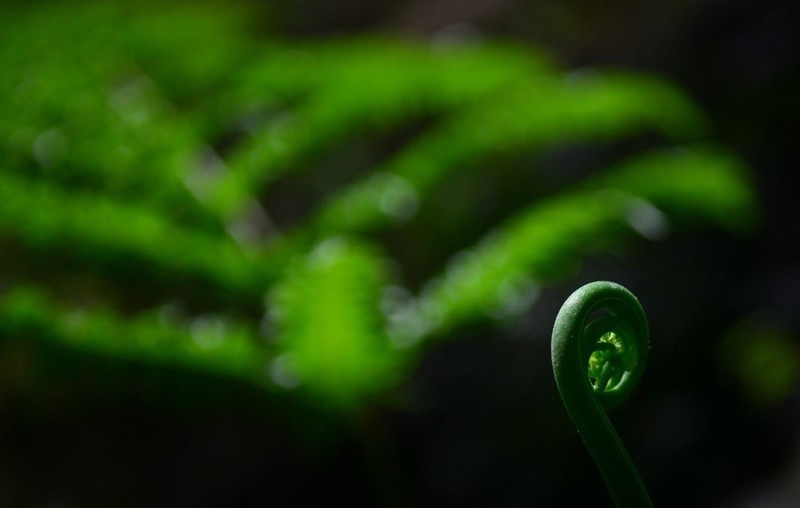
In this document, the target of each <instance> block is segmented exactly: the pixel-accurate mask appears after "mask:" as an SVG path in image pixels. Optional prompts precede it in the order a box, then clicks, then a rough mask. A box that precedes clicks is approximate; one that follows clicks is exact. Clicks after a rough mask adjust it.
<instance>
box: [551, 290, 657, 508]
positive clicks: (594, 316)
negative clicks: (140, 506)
mask: <svg viewBox="0 0 800 508" xmlns="http://www.w3.org/2000/svg"><path fill="white" fill-rule="evenodd" d="M551 346H552V360H553V372H554V373H555V378H556V384H557V385H558V390H559V392H560V393H561V398H562V399H563V400H564V405H565V406H566V408H567V412H568V413H569V415H570V418H572V422H573V423H574V424H575V427H576V428H577V429H578V432H579V433H580V435H581V437H582V438H583V442H584V443H585V444H586V447H587V448H588V449H589V452H590V453H591V455H592V457H593V458H594V461H595V464H597V468H598V469H599V470H600V474H602V476H603V479H604V480H605V482H606V486H607V487H608V490H609V491H610V493H611V497H612V498H613V499H614V502H615V504H616V505H617V506H618V507H621V508H640V507H649V506H652V502H651V501H650V497H649V496H648V494H647V490H646V488H645V486H644V483H643V482H642V480H641V478H640V477H639V473H638V472H637V470H636V467H635V466H634V464H633V461H632V460H631V458H630V456H629V455H628V452H627V451H626V450H625V447H624V445H623V444H622V442H621V441H620V439H619V436H618V435H617V433H616V431H615V430H614V427H612V425H611V422H610V421H609V419H608V416H607V415H606V413H605V410H607V409H610V408H612V407H614V406H616V405H618V404H620V403H621V402H622V401H623V400H625V398H627V397H628V395H630V393H631V392H633V390H634V389H635V388H636V385H637V384H638V382H639V379H640V378H641V376H642V372H643V371H644V367H645V361H646V359H647V352H648V348H649V339H648V327H647V318H646V317H645V314H644V310H642V306H641V304H640V303H639V301H638V300H637V299H636V297H635V296H634V295H633V294H632V293H631V292H630V291H628V290H627V289H625V288H624V287H622V286H620V285H619V284H615V283H613V282H592V283H590V284H587V285H585V286H583V287H581V288H579V289H578V290H577V291H575V292H574V293H572V295H571V296H570V297H569V298H568V299H567V301H566V302H564V305H563V306H562V307H561V310H560V311H559V313H558V316H557V317H556V322H555V325H554V327H553V340H552V343H551Z"/></svg>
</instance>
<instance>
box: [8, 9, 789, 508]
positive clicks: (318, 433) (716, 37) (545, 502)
mask: <svg viewBox="0 0 800 508" xmlns="http://www.w3.org/2000/svg"><path fill="white" fill-rule="evenodd" d="M265 12H269V15H270V20H271V21H269V22H268V23H266V22H265V26H266V25H268V28H269V30H270V31H271V32H273V33H274V32H278V33H282V34H286V35H295V36H302V37H306V36H310V37H317V36H328V35H346V34H352V33H362V32H364V31H376V30H378V31H391V32H400V33H403V34H407V35H409V36H413V37H441V36H451V37H477V38H481V37H486V38H505V39H512V40H516V41H522V42H530V43H532V44H535V45H537V46H541V47H544V48H547V49H548V50H549V51H550V52H551V53H552V54H553V55H554V56H555V57H556V58H557V59H558V60H559V61H560V62H561V63H562V65H563V66H564V67H565V68H576V69H577V68H582V67H586V66H603V67H624V68H630V69H635V70H643V71H651V72H654V73H658V74H661V75H665V76H667V77H669V78H671V79H673V80H674V81H676V82H677V83H678V84H679V85H680V86H681V87H682V88H683V89H684V90H686V91H687V93H688V94H689V95H690V96H691V97H692V98H693V99H694V100H695V101H696V102H697V103H698V104H699V105H700V107H701V109H702V110H704V111H705V112H706V113H707V115H708V116H709V117H710V118H711V120H712V122H713V125H714V129H715V132H714V135H713V137H714V139H715V140H716V141H718V142H719V143H721V144H722V145H724V146H727V147H729V149H731V150H732V151H733V152H735V153H736V154H738V155H739V156H740V157H742V158H743V159H744V160H745V161H746V162H747V164H748V166H749V167H750V169H751V171H752V177H753V181H754V185H755V187H756V190H757V193H758V195H759V197H760V200H761V207H762V216H761V217H760V222H759V227H758V228H757V229H756V230H755V231H754V232H753V233H752V234H750V235H748V236H732V235H730V234H728V233H724V232H721V231H717V230H705V229H703V230H697V231H692V232H689V233H684V234H681V235H676V236H673V237H670V238H668V239H667V240H665V241H663V242H655V243H653V242H643V241H642V242H639V243H633V244H630V245H628V246H627V247H626V248H625V251H624V252H623V253H616V254H613V255H611V254H608V255H598V256H593V257H590V258H589V259H587V261H586V263H585V264H584V266H583V268H582V269H581V271H580V273H579V274H578V277H577V278H574V279H572V280H570V281H569V282H568V283H565V284H562V285H559V286H555V287H548V288H546V289H544V290H543V292H542V294H541V297H540V300H539V302H538V303H537V304H536V305H535V306H534V308H533V309H532V311H530V313H529V314H528V315H526V316H525V317H524V318H523V319H520V320H515V321H513V322H510V323H508V324H507V326H504V327H500V328H498V327H496V326H489V325H485V326H476V327H474V328H471V329H467V330H460V331H459V332H458V333H456V334H454V336H453V337H452V340H449V341H445V342H442V343H441V344H439V345H437V346H435V347H433V348H432V349H430V350H428V351H427V352H426V354H425V356H424V357H423V359H422V361H421V363H420V365H419V367H418V368H417V369H416V370H415V372H414V373H413V375H412V377H411V378H409V379H408V380H407V381H406V383H405V386H403V387H402V389H401V390H400V392H401V394H402V395H400V396H399V397H400V400H394V401H389V402H388V403H387V404H386V406H385V407H381V408H370V409H368V410H365V411H364V412H363V414H359V415H355V416H353V418H352V421H347V422H341V421H330V420H328V419H327V417H326V416H324V415H322V414H318V413H316V412H315V411H314V410H313V409H310V408H307V407H299V406H298V407H296V408H292V409H291V410H289V411H286V410H282V411H281V412H280V413H279V414H280V416H276V414H278V413H276V412H275V411H272V408H271V407H270V404H272V402H266V401H264V400H263V398H262V397H260V396H259V393H256V391H255V390H251V389H248V388H246V387H241V386H236V385H230V386H229V385H226V384H225V383H222V382H219V381H210V380H206V379H199V378H195V377H193V376H191V375H188V374H183V373H179V374H178V373H174V372H164V373H163V376H164V378H170V380H171V381H170V383H167V384H165V385H161V384H159V383H158V382H157V379H154V378H153V376H148V377H146V378H142V377H140V376H137V374H136V367H135V366H132V367H130V369H129V373H128V374H127V376H128V377H127V378H125V377H123V378H121V379H117V380H116V381H115V383H116V384H115V385H113V386H107V385H102V384H98V383H97V382H96V379H97V377H96V372H97V369H101V368H102V367H100V366H99V365H100V364H101V360H99V359H96V360H93V359H92V358H84V357H81V358H76V362H78V363H80V364H82V365H85V366H86V374H85V375H84V376H82V375H81V374H80V373H79V374H75V373H74V372H71V373H70V376H71V377H70V385H69V389H63V390H62V389H61V385H60V384H59V383H50V384H45V385H44V386H43V387H40V389H37V390H35V391H33V392H28V391H26V392H25V393H24V395H23V394H13V393H12V394H6V395H5V398H4V400H5V404H4V405H3V407H2V412H0V419H2V420H3V423H2V425H1V427H0V428H2V448H0V455H1V456H2V460H0V463H1V465H0V467H1V469H0V492H2V493H4V494H3V495H4V496H6V497H7V499H6V500H4V499H0V504H4V505H5V504H9V505H18V506H42V507H62V506H63V507H67V506H70V507H71V506H273V505H274V506H284V505H294V506H306V505H309V506H315V505H331V504H333V503H334V502H337V501H343V502H345V503H346V504H348V505H351V506H352V505H386V506H408V505H420V506H424V505H429V504H430V505H432V504H435V503H436V504H444V505H452V506H575V505H578V504H579V503H580V504H585V503H592V505H593V506H610V505H611V501H610V499H609V497H608V495H607V493H606V490H605V487H604V485H603V484H602V481H601V479H600V477H599V475H598V473H597V471H596V469H595V468H594V465H593V463H592V462H591V458H590V457H589V455H588V453H587V452H586V451H585V449H584V448H583V445H582V443H581V442H580V440H579V438H578V436H577V434H576V432H575V431H574V429H573V428H572V426H571V423H570V421H569V419H568V417H567V415H566V412H565V411H564V409H563V406H562V405H561V402H560V399H559V397H558V393H557V391H556V387H555V383H554V382H553V378H552V372H551V367H550V350H549V348H550V346H549V336H550V330H551V326H552V322H553V320H554V318H555V315H556V313H557V311H558V309H559V307H560V305H561V303H562V302H563V301H564V300H565V299H566V297H567V296H568V295H569V294H570V293H571V292H572V290H574V289H575V288H577V287H578V286H580V285H581V284H583V283H585V282H589V281H591V280H596V279H608V280H614V281H617V282H619V283H621V284H623V285H625V286H627V287H628V288H630V289H631V290H632V291H633V292H634V293H635V294H636V295H637V296H638V297H639V299H640V301H641V302H642V303H643V305H644V307H645V309H646V311H647V313H648V316H649V319H650V326H651V330H652V352H651V364H650V366H649V368H648V371H647V372H646V374H645V377H644V380H643V383H642V386H641V387H640V389H639V390H638V391H637V394H636V395H635V396H634V398H633V400H631V401H630V402H628V403H627V404H625V405H624V406H623V407H622V408H620V409H619V410H616V411H615V412H614V414H613V415H612V420H613V421H614V423H615V425H616V426H617V430H618V432H619V434H620V435H621V437H622V439H623V441H624V442H625V443H626V445H627V446H628V448H629V451H630V452H631V455H632V456H633V458H634V460H635V462H636V463H637V465H638V466H639V469H640V472H641V475H642V477H643V479H644V481H645V483H646V484H647V485H648V487H649V489H650V492H651V496H652V498H653V500H654V502H655V504H656V505H658V506H753V507H762V506H764V507H771V506H775V507H784V506H785V507H791V506H800V439H798V438H800V432H798V430H799V429H800V392H799V391H798V390H797V377H795V378H794V381H793V385H792V386H791V389H790V390H789V391H788V392H786V393H784V394H783V396H781V397H780V398H777V399H771V400H763V399H759V398H758V397H757V396H753V394H752V393H750V392H749V391H748V383H749V382H750V380H751V378H748V377H746V375H744V374H741V373H740V372H738V371H737V364H736V362H735V361H729V358H735V357H736V356H735V354H734V355H733V356H731V355H729V354H728V352H726V351H727V350H726V348H729V347H733V346H730V344H731V342H729V341H727V338H730V337H731V336H732V334H735V332H731V330H732V329H733V330H742V329H744V330H745V331H744V332H739V333H740V334H743V335H744V336H745V337H746V338H745V339H743V340H749V339H750V337H754V338H757V337H758V336H759V334H762V335H763V334H764V333H766V332H765V330H767V331H769V333H772V334H773V335H777V336H779V337H784V338H786V339H787V340H788V342H789V344H791V345H792V347H793V349H790V351H792V352H793V354H794V356H793V360H792V361H793V363H794V364H795V365H796V364H797V361H798V359H800V356H798V350H800V229H799V227H800V226H798V220H797V219H798V208H797V206H796V196H797V191H796V181H797V179H796V178H794V176H795V172H796V171H797V168H798V162H800V157H798V145H799V144H800V143H799V142H800V136H798V124H799V122H798V120H799V119H800V93H799V92H800V4H798V3H797V2H794V1H783V2H780V1H774V2H758V1H722V0H717V1H694V2H689V1H672V2H655V1H640V2H634V1H625V2H615V3H612V2H588V1H579V2H558V1H554V0H548V1H543V2H524V1H515V0H495V1H492V0H488V1H486V0H471V1H457V0H444V1H422V0H419V1H411V2H398V1H384V2H367V1H340V2H324V1H313V0H301V1H297V2H292V3H291V4H290V5H282V4H277V5H270V6H268V7H266V8H265ZM552 156H553V157H561V158H563V159H565V160H571V159H570V157H579V156H580V148H573V149H572V152H570V151H569V150H567V151H566V153H556V154H552ZM566 167H567V170H569V167H570V165H569V164H566ZM576 171H577V169H576ZM411 278H412V279H413V274H412V275H411ZM743 322H744V323H745V324H744V325H742V324H741V323H743ZM737 326H738V328H736V327H737ZM754 340H755V339H754ZM737 344H738V343H737ZM761 367H762V370H760V371H757V372H760V373H762V374H763V375H768V374H769V369H770V366H769V364H766V365H762V366H761ZM176 378H177V379H178V380H177V381H175V379H176ZM142 379H145V380H146V381H142ZM164 386H168V388H166V389H165V388H164ZM31 393H33V394H34V395H31ZM287 404H291V403H287ZM297 419H303V420H304V423H303V425H296V421H297ZM315 419H316V420H318V421H315ZM298 428H302V430H298ZM4 501H5V502H4ZM11 503H13V504H11Z"/></svg>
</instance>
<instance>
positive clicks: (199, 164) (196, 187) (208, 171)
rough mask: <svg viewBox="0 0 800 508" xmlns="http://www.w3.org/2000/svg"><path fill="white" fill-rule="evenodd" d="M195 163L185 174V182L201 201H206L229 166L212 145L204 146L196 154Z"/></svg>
mask: <svg viewBox="0 0 800 508" xmlns="http://www.w3.org/2000/svg"><path fill="white" fill-rule="evenodd" d="M195 161H196V162H195V163H194V164H193V165H192V167H191V169H190V170H189V171H186V172H185V173H184V175H183V183H184V185H186V187H187V188H188V189H189V190H190V191H191V192H192V194H194V195H195V196H196V197H197V198H198V199H200V200H201V201H206V200H207V199H208V197H209V195H210V192H209V191H210V189H211V188H212V187H213V186H214V184H216V183H217V182H218V181H219V179H220V177H221V176H222V175H223V174H225V173H227V171H228V168H227V166H226V165H225V161H223V160H222V157H220V156H219V155H218V154H217V152H216V151H214V149H213V148H211V147H210V146H204V147H202V148H201V150H200V151H199V152H198V153H197V155H196V156H195Z"/></svg>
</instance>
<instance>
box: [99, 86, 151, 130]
mask: <svg viewBox="0 0 800 508" xmlns="http://www.w3.org/2000/svg"><path fill="white" fill-rule="evenodd" d="M154 88H155V85H154V83H153V82H152V81H151V80H150V78H148V77H147V76H143V75H139V76H136V77H135V78H133V79H131V80H130V81H127V82H126V83H125V84H123V85H122V86H120V87H118V88H117V89H116V90H114V91H113V92H111V94H110V95H109V96H108V104H109V105H110V106H111V107H112V108H113V109H114V111H116V112H117V113H118V114H119V115H120V116H121V117H122V119H123V120H125V121H126V122H128V123H131V124H133V125H145V124H147V123H148V122H150V120H151V119H152V116H153V115H152V113H153V112H152V111H151V108H150V106H151V105H150V104H148V103H147V101H146V100H145V99H146V96H147V94H148V93H150V92H151V91H152V90H153V89H154Z"/></svg>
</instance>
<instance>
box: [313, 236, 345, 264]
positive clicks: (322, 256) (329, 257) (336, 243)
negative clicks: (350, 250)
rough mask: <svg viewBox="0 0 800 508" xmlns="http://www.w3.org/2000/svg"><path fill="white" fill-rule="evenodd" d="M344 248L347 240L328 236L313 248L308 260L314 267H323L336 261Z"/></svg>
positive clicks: (343, 251)
mask: <svg viewBox="0 0 800 508" xmlns="http://www.w3.org/2000/svg"><path fill="white" fill-rule="evenodd" d="M346 250H347V242H346V241H345V240H344V239H343V238H339V237H333V238H328V239H327V240H324V241H323V242H322V243H320V244H319V245H317V246H316V247H315V248H314V250H313V251H312V252H311V257H310V261H311V263H312V266H313V267H314V268H325V267H328V266H331V265H332V264H334V263H336V262H337V261H338V260H339V259H340V258H341V257H342V255H343V254H344V253H345V252H346Z"/></svg>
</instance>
